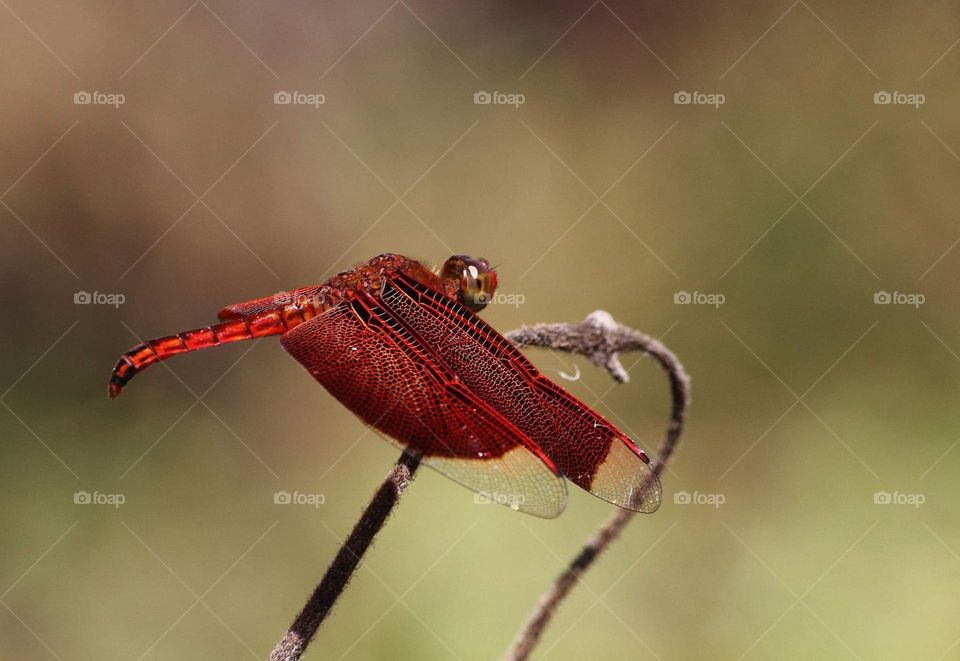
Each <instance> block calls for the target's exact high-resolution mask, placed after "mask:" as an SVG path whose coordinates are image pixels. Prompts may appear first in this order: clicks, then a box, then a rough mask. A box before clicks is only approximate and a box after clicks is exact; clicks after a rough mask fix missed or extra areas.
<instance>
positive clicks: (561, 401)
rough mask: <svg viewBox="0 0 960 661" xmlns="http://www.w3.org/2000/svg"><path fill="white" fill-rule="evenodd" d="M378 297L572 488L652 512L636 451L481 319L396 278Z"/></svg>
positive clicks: (654, 501) (654, 500)
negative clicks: (533, 444)
mask: <svg viewBox="0 0 960 661" xmlns="http://www.w3.org/2000/svg"><path fill="white" fill-rule="evenodd" d="M382 298H383V302H384V305H386V306H387V307H389V308H390V309H391V310H393V311H394V312H395V313H396V314H397V316H398V317H400V318H401V319H402V320H403V322H404V323H405V324H406V325H408V326H409V327H410V328H412V329H413V330H414V331H415V332H416V333H417V334H418V335H419V336H420V337H422V339H423V341H424V343H425V344H427V345H428V346H430V347H433V348H434V349H435V351H436V352H437V353H438V355H439V356H440V359H441V360H442V362H445V363H446V364H447V365H449V366H450V368H451V369H452V371H453V373H455V374H456V375H457V376H458V377H460V379H462V380H463V382H464V383H465V384H466V385H467V387H468V388H470V390H471V391H472V392H473V393H474V394H476V395H477V397H478V398H479V399H481V400H483V401H484V402H486V403H488V404H489V405H490V406H492V407H493V408H494V409H496V410H497V411H498V412H500V413H501V414H502V415H503V417H504V418H507V419H508V420H510V421H511V422H513V423H514V424H516V426H517V427H519V428H520V430H521V431H523V432H524V433H526V434H527V436H529V437H530V438H532V439H533V440H534V441H535V442H536V443H537V444H538V445H539V446H540V447H541V448H543V451H544V452H545V453H546V454H547V456H548V457H550V458H551V459H552V460H553V461H554V463H555V464H556V465H557V467H558V468H559V469H560V472H561V473H562V474H563V475H564V476H565V477H567V478H569V479H570V480H571V481H572V482H573V483H574V484H576V485H578V486H580V487H582V488H584V489H586V490H588V491H589V492H590V493H592V494H594V495H595V496H597V497H599V498H602V499H603V500H606V501H608V502H611V503H613V504H615V505H618V506H620V507H624V508H626V509H631V510H635V511H640V512H652V511H654V510H656V509H657V507H658V506H659V504H660V498H661V494H660V482H659V480H658V479H657V476H656V474H655V473H654V471H653V469H652V468H651V466H650V464H649V460H648V459H647V456H646V455H645V454H644V453H643V451H642V450H640V449H639V448H638V447H637V446H636V444H634V443H633V441H631V440H630V439H629V438H627V437H626V436H625V435H624V434H623V433H622V432H621V431H620V430H618V429H617V428H616V427H615V426H614V425H612V424H610V423H609V422H608V421H607V420H605V419H604V418H603V417H602V416H600V415H599V414H598V413H596V412H594V411H593V410H591V409H590V408H589V407H588V406H587V405H586V404H584V403H583V402H581V401H580V400H578V399H577V398H575V397H574V396H573V395H571V394H569V393H568V392H566V391H565V390H564V389H563V388H561V387H560V386H558V385H557V384H555V383H553V382H552V381H550V380H549V379H547V378H546V377H544V376H543V375H541V374H540V373H539V371H538V370H537V369H536V367H534V365H533V363H531V362H530V361H529V360H528V359H527V358H526V357H525V356H524V355H523V354H521V353H520V351H519V350H517V348H516V347H514V346H513V345H512V344H511V343H510V342H509V341H508V340H507V339H506V338H504V337H503V336H502V335H500V334H499V333H497V331H496V330H494V329H493V328H491V327H490V326H488V325H487V324H486V323H485V322H484V321H483V320H482V319H480V318H479V317H477V316H476V315H474V314H473V313H471V312H470V311H468V310H467V309H466V308H464V307H463V306H462V305H460V304H459V303H457V302H456V301H453V300H451V299H450V298H448V297H446V296H444V295H442V294H439V293H437V292H435V291H434V290H432V289H429V288H427V287H425V286H423V285H422V284H420V283H419V282H417V281H416V280H414V279H412V278H407V277H405V276H403V275H400V276H399V277H398V278H397V279H396V280H393V281H391V282H390V283H388V284H387V285H386V286H385V288H384V290H383V293H382Z"/></svg>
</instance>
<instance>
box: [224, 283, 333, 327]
mask: <svg viewBox="0 0 960 661" xmlns="http://www.w3.org/2000/svg"><path fill="white" fill-rule="evenodd" d="M321 289H322V285H314V286H312V287H301V288H300V289H294V290H293V291H282V292H277V293H276V294H274V295H273V296H267V297H265V298H257V299H254V300H252V301H246V302H245V303H234V304H233V305H228V306H227V307H225V308H223V309H222V310H220V313H219V314H218V315H217V317H218V318H219V319H220V321H228V320H230V319H241V318H243V317H255V316H256V315H258V314H260V313H262V312H269V311H271V310H275V309H276V308H277V307H279V306H282V305H287V304H289V303H294V302H296V301H298V300H300V299H304V300H306V301H308V302H312V301H315V300H318V297H319V296H320V290H321Z"/></svg>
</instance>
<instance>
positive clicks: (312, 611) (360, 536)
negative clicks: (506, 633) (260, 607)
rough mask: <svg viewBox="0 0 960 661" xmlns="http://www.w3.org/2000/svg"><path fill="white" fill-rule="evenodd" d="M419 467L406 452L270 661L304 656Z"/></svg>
mask: <svg viewBox="0 0 960 661" xmlns="http://www.w3.org/2000/svg"><path fill="white" fill-rule="evenodd" d="M419 465H420V457H419V456H418V455H416V454H413V453H411V452H409V451H407V450H404V452H403V454H402V455H400V458H399V459H398V460H397V463H396V464H395V465H394V466H393V469H392V470H391V471H390V473H389V474H388V475H387V477H386V478H385V479H384V480H383V484H381V485H380V488H379V489H377V492H376V493H375V494H374V496H373V499H372V500H371V501H370V504H369V505H367V508H366V509H365V510H364V511H363V514H362V515H361V516H360V520H359V521H357V523H356V525H355V526H354V527H353V530H352V531H351V533H350V536H349V537H348V538H347V541H346V542H345V543H344V544H343V546H342V547H340V550H339V551H338V552H337V556H336V557H335V558H334V559H333V562H332V563H331V564H330V567H329V568H328V569H327V573H326V574H324V575H323V579H322V580H321V581H320V585H318V586H317V588H316V589H315V590H314V591H313V594H312V595H311V596H310V599H309V600H308V601H307V604H306V605H305V606H304V607H303V610H301V611H300V614H299V615H297V619H295V620H294V621H293V624H291V625H290V629H289V630H288V631H287V633H286V634H284V636H283V638H282V639H281V640H280V642H279V643H277V646H276V647H275V648H274V650H273V652H271V653H270V661H298V660H299V659H300V658H301V657H302V656H303V653H304V652H305V651H306V649H307V645H309V644H310V640H311V639H312V638H313V635H314V634H315V633H316V632H317V629H319V628H320V624H321V623H322V622H323V620H324V618H326V616H327V614H328V613H329V612H330V609H331V608H333V604H334V603H335V602H336V601H337V597H339V596H340V594H341V593H342V592H343V590H344V588H345V587H346V586H347V583H348V582H349V581H350V578H351V577H352V576H353V572H354V571H355V570H356V568H357V565H359V564H360V559H361V558H362V557H363V554H364V553H365V552H366V551H367V549H368V548H369V547H370V544H371V543H373V538H374V537H375V536H376V534H377V533H378V532H380V529H381V528H383V524H384V523H386V521H387V517H388V516H390V512H392V511H393V507H394V505H396V504H397V501H398V500H399V499H400V496H402V495H403V492H404V491H405V490H406V488H407V485H408V484H410V480H412V479H413V475H414V473H416V471H417V467H418V466H419Z"/></svg>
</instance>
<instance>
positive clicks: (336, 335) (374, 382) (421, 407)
mask: <svg viewBox="0 0 960 661" xmlns="http://www.w3.org/2000/svg"><path fill="white" fill-rule="evenodd" d="M281 342H282V344H283V346H284V348H285V349H286V350H287V351H288V352H289V353H290V354H291V355H292V356H293V357H294V358H295V359H296V360H297V361H298V362H299V363H300V364H301V365H303V366H304V367H305V368H306V369H307V371H309V372H310V374H312V375H313V377H314V378H316V379H317V381H319V382H320V383H321V384H322V385H323V386H324V387H325V388H326V389H327V390H329V391H330V393H331V394H333V396H334V397H336V398H337V399H338V400H339V401H340V402H341V403H343V404H344V405H345V406H346V407H347V408H349V409H350V410H351V411H353V412H354V413H356V414H357V415H358V416H359V417H360V418H362V419H363V420H364V421H366V422H367V423H369V424H371V425H372V426H373V427H375V428H376V429H378V430H379V431H381V432H383V433H384V434H385V435H386V436H387V437H388V439H389V440H391V441H392V442H394V443H395V444H397V445H399V446H400V447H413V448H414V449H416V450H418V451H419V452H421V453H422V454H423V461H424V463H426V464H428V465H429V466H431V467H433V468H435V469H436V470H438V471H440V472H441V473H443V474H444V475H447V476H448V477H450V478H451V479H453V480H455V481H456V482H459V483H460V484H463V485H464V486H466V487H468V488H470V489H472V490H474V491H476V492H477V493H479V494H481V495H482V498H483V499H484V501H483V502H487V501H488V500H489V501H493V502H498V503H501V504H506V505H508V506H510V507H511V508H513V509H518V510H521V511H524V512H528V513H530V514H533V515H535V516H540V517H544V518H552V517H554V516H557V515H558V514H560V512H562V511H563V509H564V507H565V505H566V487H565V485H564V482H563V479H562V477H560V475H559V471H558V470H557V468H556V466H555V465H554V464H553V462H552V461H551V460H550V459H549V458H548V457H547V456H546V455H545V454H544V453H543V452H542V451H541V450H540V449H539V448H538V447H537V446H536V444H535V443H533V442H532V441H531V440H530V438H528V437H527V436H526V435H525V434H524V433H523V432H522V431H520V429H518V428H517V427H516V426H515V425H513V424H511V423H510V422H509V421H508V420H505V419H504V418H503V417H502V416H501V415H500V414H499V413H497V412H496V411H495V410H494V409H493V408H491V407H490V406H489V405H488V404H486V403H485V402H483V401H481V400H480V399H478V398H477V397H476V395H475V394H474V393H472V392H471V391H470V390H469V389H468V388H467V387H466V386H465V384H464V383H463V382H462V381H460V380H458V379H457V378H456V377H455V375H454V374H453V373H452V372H451V371H450V370H449V368H447V367H446V366H444V365H438V364H436V363H435V361H434V360H433V359H432V356H431V354H430V352H429V350H428V349H427V348H426V347H424V346H423V345H422V344H421V343H420V342H419V341H418V339H417V338H416V337H414V336H413V335H412V334H411V333H410V332H409V331H408V330H407V329H405V328H403V327H402V326H401V325H399V324H398V323H396V321H395V320H394V319H392V318H390V317H389V315H388V314H387V311H386V310H385V309H383V308H382V307H381V306H379V305H378V304H377V302H376V301H374V300H373V299H361V298H354V299H353V300H350V301H348V302H344V303H341V304H340V305H338V306H336V307H334V308H332V309H330V310H328V311H327V312H325V313H324V314H322V315H320V316H318V317H314V318H313V319H310V320H309V321H307V322H306V323H304V324H301V325H300V326H297V327H296V328H294V329H293V330H291V331H290V332H288V333H286V334H285V335H283V336H282V338H281Z"/></svg>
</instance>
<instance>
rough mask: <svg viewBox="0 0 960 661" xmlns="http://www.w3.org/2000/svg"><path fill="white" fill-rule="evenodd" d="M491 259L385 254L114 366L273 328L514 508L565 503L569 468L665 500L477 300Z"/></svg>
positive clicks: (644, 467) (414, 440) (489, 286)
mask: <svg viewBox="0 0 960 661" xmlns="http://www.w3.org/2000/svg"><path fill="white" fill-rule="evenodd" d="M496 286H497V275H496V272H495V271H494V270H493V269H492V268H491V267H490V265H489V264H488V263H487V261H486V260H483V259H471V258H469V257H465V256H462V255H456V256H453V257H451V258H450V259H448V260H447V261H446V262H445V263H444V264H443V266H442V267H441V268H440V269H439V270H438V271H433V270H430V269H428V268H426V267H424V266H422V265H421V264H419V263H418V262H415V261H413V260H411V259H407V258H406V257H402V256H400V255H392V254H384V255H380V256H379V257H374V258H373V259H372V260H370V262H369V263H368V264H366V265H363V266H359V267H357V268H354V269H353V270H350V271H345V272H343V273H340V274H338V275H336V276H334V277H333V278H331V279H330V280H328V281H327V282H325V283H324V284H322V285H317V286H313V287H304V288H302V289H297V290H295V291H292V292H288V293H283V294H277V295H275V296H272V297H268V298H261V299H257V300H254V301H248V302H246V303H237V304H235V305H230V306H228V307H226V308H224V309H223V310H221V311H220V314H219V318H220V320H221V323H219V324H215V325H213V326H207V327H204V328H198V329H196V330H190V331H185V332H182V333H178V334H176V335H171V336H169V337H162V338H159V339H155V340H150V341H148V342H144V343H143V344H140V345H138V346H136V347H134V348H133V349H131V350H130V351H128V352H126V353H125V354H123V356H121V358H120V361H119V362H118V363H117V366H116V367H114V369H113V375H112V376H111V378H110V387H109V391H110V396H111V397H116V396H117V395H119V394H120V391H121V389H122V388H123V387H124V386H125V385H126V384H127V382H128V381H129V380H130V379H131V378H133V376H134V375H136V374H137V373H139V372H141V371H142V370H143V369H145V368H146V367H147V366H149V365H152V364H153V363H156V362H158V361H161V360H165V359H167V358H169V357H171V356H175V355H177V354H181V353H186V352H189V351H194V350H196V349H204V348H206V347H212V346H218V345H220V344H226V343H228V342H238V341H240V340H249V339H254V338H260V337H266V336H267V335H280V336H281V337H280V342H281V344H283V348H284V349H286V350H287V351H288V352H289V353H290V355H292V356H293V357H294V358H295V359H296V360H297V361H298V362H299V363H300V364H301V365H303V367H305V368H306V369H307V371H308V372H310V374H311V375H313V377H314V378H315V379H316V380H317V381H319V382H320V383H321V384H322V385H323V386H324V387H325V388H326V389H327V390H329V391H330V393H331V394H332V395H333V396H334V397H336V398H337V399H338V400H339V401H340V402H341V403H342V404H343V405H344V406H346V407H347V408H348V409H350V410H351V411H353V412H354V413H355V414H357V415H358V416H359V417H360V418H361V419H363V420H364V421H365V422H367V423H368V424H370V425H372V426H373V427H374V428H376V429H377V430H378V431H380V432H382V433H383V434H384V435H385V436H386V437H387V438H388V440H390V441H391V442H393V443H395V444H396V445H398V446H400V447H401V448H409V449H411V450H414V451H416V452H417V453H418V454H420V455H421V456H422V458H423V461H424V462H425V463H427V464H428V465H430V466H432V467H433V468H435V469H436V470H438V471H440V472H441V473H443V474H444V475H446V476H447V477H450V478H451V479H453V480H455V481H456V482H459V483H460V484H462V485H464V486H466V487H468V488H470V489H472V490H474V491H476V492H477V493H480V494H483V495H484V496H486V497H487V498H489V499H491V500H493V501H495V502H498V503H502V504H507V505H509V506H510V507H511V508H512V509H516V510H521V511H524V512H527V513H530V514H533V515H535V516H540V517H544V518H552V517H555V516H557V515H559V514H560V513H561V512H562V511H563V509H564V507H565V506H566V501H567V490H566V485H565V482H564V478H567V479H569V480H570V481H572V482H573V483H574V484H576V485H577V486H579V487H581V488H583V489H586V490H587V491H589V492H590V493H592V494H594V495H595V496H598V497H599V498H602V499H603V500H606V501H608V502H610V503H613V504H615V505H618V506H620V507H623V508H625V509H630V510H634V511H638V512H653V511H654V510H656V509H657V507H659V505H660V483H659V481H658V479H657V476H656V473H655V472H654V471H653V469H652V467H651V466H650V460H649V459H648V457H647V455H646V454H645V453H644V452H643V450H641V449H640V448H639V447H637V445H636V444H635V443H634V442H633V441H631V440H630V439H629V438H627V436H626V435H625V434H623V433H622V432H621V431H620V430H619V429H617V428H616V427H615V426H614V425H612V424H610V423H609V422H608V421H607V420H605V419H604V418H603V417H601V416H600V415H599V414H598V413H596V412H594V411H593V410H591V409H590V408H589V407H588V406H587V405H586V404H584V403H583V402H581V401H580V400H578V399H577V398H576V397H574V396H573V395H571V394H570V393H568V392H567V391H565V390H564V389H563V388H561V387H560V386H558V385H557V384H556V383H554V382H553V381H551V380H549V379H548V378H546V377H545V376H543V374H541V373H540V372H539V371H538V370H537V369H536V368H535V367H534V366H533V363H531V362H530V361H529V360H528V359H527V358H526V357H525V356H524V355H523V354H521V353H520V351H518V350H517V348H516V347H514V345H513V344H511V343H510V342H509V341H508V340H507V339H506V338H504V337H503V336H502V335H500V333H498V332H497V331H496V330H494V329H493V328H491V327H490V326H488V325H487V324H486V323H484V321H483V320H481V319H480V318H479V317H478V316H477V315H476V314H475V313H476V312H479V311H480V310H482V309H483V308H484V307H485V306H486V304H487V302H489V301H490V300H491V297H492V295H493V292H494V290H495V289H496Z"/></svg>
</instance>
